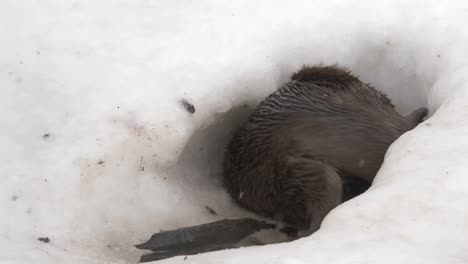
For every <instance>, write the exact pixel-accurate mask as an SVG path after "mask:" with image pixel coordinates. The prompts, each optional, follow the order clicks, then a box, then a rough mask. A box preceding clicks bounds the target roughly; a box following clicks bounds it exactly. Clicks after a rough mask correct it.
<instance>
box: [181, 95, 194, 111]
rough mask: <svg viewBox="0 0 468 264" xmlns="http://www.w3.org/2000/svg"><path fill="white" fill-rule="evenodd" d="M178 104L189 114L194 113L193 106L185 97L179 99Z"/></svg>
mask: <svg viewBox="0 0 468 264" xmlns="http://www.w3.org/2000/svg"><path fill="white" fill-rule="evenodd" d="M180 104H181V105H182V106H183V107H184V108H185V110H187V112H189V113H190V114H194V113H195V106H194V105H193V104H191V103H189V102H188V101H187V100H185V99H182V100H180Z"/></svg>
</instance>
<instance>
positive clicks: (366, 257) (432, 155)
mask: <svg viewBox="0 0 468 264" xmlns="http://www.w3.org/2000/svg"><path fill="white" fill-rule="evenodd" d="M467 11H468V4H467V3H466V1H406V0H402V1H374V0H368V1H330V0H327V1H292V0H290V1H283V2H281V3H280V2H279V1H276V2H275V1H266V0H261V1H249V0H241V1H227V0H226V1H224V0H223V1H220V0H218V1H204V0H199V1H179V0H174V1H156V0H136V1H123V0H101V1H66V0H42V1H34V0H3V1H0V32H2V34H1V35H0V53H1V59H0V87H1V88H0V89H1V90H0V91H1V96H0V114H1V116H2V122H0V129H1V133H0V161H1V163H2V166H0V174H1V177H2V181H1V184H0V194H1V195H0V263H14V264H20V263H21V264H22V263H52V264H53V263H77V264H78V263H79V264H81V263H92V264H93V263H96V264H98V263H134V262H136V261H137V260H138V257H139V255H140V254H141V253H142V252H141V251H139V250H136V249H134V248H133V247H132V245H133V244H136V243H139V242H141V241H143V240H145V239H147V238H148V237H149V236H150V234H152V233H153V232H156V231H159V230H160V229H163V230H168V229H172V228H177V227H182V226H189V225H193V224H201V223H205V222H209V221H213V220H218V219H223V218H236V217H240V216H246V215H249V213H248V212H245V211H243V210H241V209H239V208H238V207H237V206H236V205H235V204H234V203H233V202H232V201H231V199H230V198H229V197H228V195H227V194H226V193H225V192H224V190H223V189H222V187H221V185H220V178H219V176H220V175H219V169H220V163H221V159H222V151H223V146H224V144H225V143H226V141H227V140H228V138H229V135H230V133H232V131H233V129H235V128H236V126H238V125H239V124H240V122H241V121H242V119H243V118H245V116H246V115H247V114H248V112H249V109H250V108H252V107H254V106H255V105H256V103H258V102H259V101H260V100H261V99H263V98H264V97H265V96H266V95H267V94H269V93H270V92H272V91H273V90H274V89H276V88H277V87H279V86H280V85H281V84H282V83H284V82H285V81H286V80H287V79H288V77H289V75H290V74H291V73H292V72H293V71H295V70H297V69H298V68H299V67H300V66H301V65H302V64H315V63H320V62H323V63H325V64H331V63H339V64H342V65H346V66H348V67H349V68H350V69H351V70H353V71H354V72H355V73H356V74H358V75H359V76H360V77H361V78H362V79H364V80H365V81H367V82H370V83H371V84H373V85H374V86H376V87H377V88H378V89H380V90H382V91H384V92H387V93H388V94H389V95H390V97H391V98H392V99H393V102H394V103H395V104H396V105H397V107H398V109H399V110H400V111H401V112H403V113H406V112H408V111H410V110H412V109H414V108H416V107H419V106H423V105H426V106H428V108H429V109H430V111H431V117H430V119H428V120H427V121H425V122H424V123H423V124H421V125H420V126H418V127H417V128H416V129H415V130H413V131H411V132H409V133H407V134H405V135H404V136H402V137H401V138H400V139H399V140H398V141H396V142H395V143H394V144H393V145H392V147H391V149H390V150H389V152H388V153H387V156H386V160H385V163H384V165H383V168H382V169H381V171H380V172H379V174H378V175H377V178H376V180H375V182H374V185H373V186H372V188H371V189H370V190H369V191H368V192H367V193H365V194H364V195H362V196H360V197H358V198H356V199H354V200H352V201H349V202H348V203H346V204H343V205H341V206H339V207H338V208H336V209H335V210H333V211H332V212H331V213H330V214H329V216H328V217H327V218H326V219H325V221H324V223H323V226H322V229H321V230H320V231H319V232H317V233H316V234H314V235H312V236H311V237H308V238H305V239H301V240H298V241H296V242H293V243H284V244H276V245H270V246H264V247H251V248H244V249H240V250H227V251H222V252H216V253H210V254H204V255H199V256H190V257H188V258H187V259H186V260H183V257H177V258H174V259H170V260H166V261H163V262H161V263H217V264H218V263H275V264H280V263H281V264H282V263H284V264H299V263H315V264H316V263H413V264H414V263H467V262H468V207H467V206H466V202H467V201H468V198H467V197H468V196H467V194H468V180H467V179H465V178H466V177H467V173H466V170H467V169H468V165H466V157H467V156H468V138H467V135H468V121H467V116H468V54H467V48H466V47H468V27H466V25H467V24H468V16H467ZM181 100H186V101H187V102H189V103H191V104H193V105H194V108H195V112H194V113H193V114H191V113H189V112H188V111H187V110H186V109H185V108H184V107H183V106H182V105H181V103H180V101H181ZM245 105H247V106H245ZM205 206H209V207H210V208H212V209H214V210H215V211H216V212H217V215H212V214H210V213H209V212H208V210H207V209H206V208H205ZM39 237H48V238H50V242H49V243H43V242H40V241H38V240H37V238H39Z"/></svg>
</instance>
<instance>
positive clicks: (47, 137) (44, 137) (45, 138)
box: [42, 133, 50, 140]
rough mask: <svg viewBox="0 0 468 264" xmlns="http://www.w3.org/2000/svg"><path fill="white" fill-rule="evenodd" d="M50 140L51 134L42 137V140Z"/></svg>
mask: <svg viewBox="0 0 468 264" xmlns="http://www.w3.org/2000/svg"><path fill="white" fill-rule="evenodd" d="M49 138H50V133H46V134H44V135H42V139H44V140H48V139H49Z"/></svg>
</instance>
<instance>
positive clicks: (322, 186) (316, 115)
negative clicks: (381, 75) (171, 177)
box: [223, 66, 427, 234]
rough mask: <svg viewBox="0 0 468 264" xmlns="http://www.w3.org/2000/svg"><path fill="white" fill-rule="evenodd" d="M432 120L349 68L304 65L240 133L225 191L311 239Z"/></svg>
mask: <svg viewBox="0 0 468 264" xmlns="http://www.w3.org/2000/svg"><path fill="white" fill-rule="evenodd" d="M426 114H427V109H426V108H420V109H417V110H415V111H414V112H412V113H411V114H410V115H408V116H401V115H400V114H399V113H398V112H397V111H396V110H395V106H394V105H393V104H392V103H391V101H390V99H389V98H388V97H387V96H386V95H384V94H382V93H381V92H379V91H377V90H376V89H375V88H373V87H371V86H370V85H369V84H366V83H363V82H362V81H360V80H359V79H358V78H357V77H355V76H354V75H352V74H351V73H350V72H349V71H348V70H347V69H345V68H342V67H339V66H304V67H303V68H302V69H301V70H300V71H298V72H296V73H294V74H293V75H292V77H291V81H289V82H288V83H286V84H285V85H283V86H282V87H281V88H280V89H278V90H277V91H275V92H274V93H272V94H271V95H269V96H268V97H267V98H266V99H265V100H264V101H263V102H261V103H260V104H259V105H258V107H257V108H256V109H255V110H254V112H253V113H252V114H251V115H250V116H249V118H248V120H247V121H246V122H245V123H244V124H243V125H242V126H241V127H240V129H239V130H238V131H237V132H236V133H235V134H234V136H233V138H232V140H231V141H230V143H229V144H228V147H227V150H226V152H225V159H224V165H223V166H224V171H223V177H224V184H225V187H226V188H227V190H228V192H229V194H230V195H231V196H232V197H233V198H234V199H235V200H236V201H237V202H238V203H239V204H240V205H241V206H243V207H245V208H247V209H249V210H252V211H254V212H256V213H258V214H260V215H263V216H267V217H271V218H275V219H278V220H282V221H284V222H285V223H286V224H287V225H289V226H290V227H293V228H295V229H297V230H304V231H305V233H306V234H310V233H312V232H314V231H316V230H317V229H318V228H319V227H320V223H321V222H322V220H323V218H324V217H325V215H326V214H327V213H328V212H329V211H330V210H332V209H333V208H335V207H336V206H337V205H339V204H340V203H342V202H343V201H345V200H347V199H350V198H352V197H353V196H356V195H358V194H359V193H361V192H363V191H364V190H365V189H367V187H368V186H370V184H371V182H372V180H373V179H374V177H375V175H376V173H377V171H378V170H379V168H380V166H381V165H382V162H383V159H384V155H385V152H386V151H387V149H388V147H389V146H390V144H392V142H394V141H395V140H396V139H397V138H398V137H400V136H401V135H402V134H403V133H405V132H407V131H409V130H411V129H413V128H414V127H415V126H417V125H418V124H419V123H420V122H421V121H422V120H423V118H424V117H425V116H426ZM353 178H354V179H353Z"/></svg>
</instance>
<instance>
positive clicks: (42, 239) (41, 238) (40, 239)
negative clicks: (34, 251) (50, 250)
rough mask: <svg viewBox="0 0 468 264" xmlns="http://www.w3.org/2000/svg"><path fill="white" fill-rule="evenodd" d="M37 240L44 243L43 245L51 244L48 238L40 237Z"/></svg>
mask: <svg viewBox="0 0 468 264" xmlns="http://www.w3.org/2000/svg"><path fill="white" fill-rule="evenodd" d="M37 240H39V241H41V242H43V243H49V242H50V239H49V238H48V237H39V238H38V239H37Z"/></svg>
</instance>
